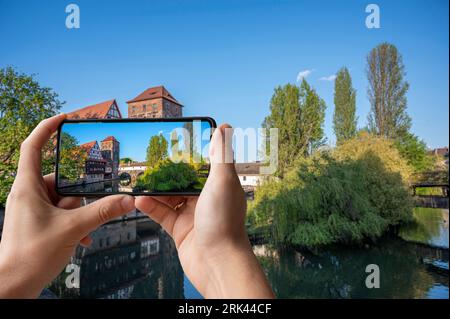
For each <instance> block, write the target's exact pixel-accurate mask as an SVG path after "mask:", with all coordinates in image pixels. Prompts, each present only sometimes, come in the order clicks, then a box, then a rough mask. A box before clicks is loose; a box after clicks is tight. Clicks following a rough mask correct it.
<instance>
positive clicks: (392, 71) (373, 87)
mask: <svg viewBox="0 0 450 319" xmlns="http://www.w3.org/2000/svg"><path fill="white" fill-rule="evenodd" d="M405 74H406V73H405V67H404V65H403V60H402V56H401V54H400V53H399V52H398V50H397V48H396V47H395V46H394V45H392V44H389V43H382V44H380V45H378V46H377V47H375V48H374V49H372V51H370V53H369V55H368V56H367V78H368V81H369V87H368V96H369V100H370V104H371V109H370V114H369V118H368V120H369V128H370V130H371V131H372V132H373V133H375V134H377V135H380V136H384V137H386V138H392V139H397V138H401V137H402V136H404V135H405V134H407V133H408V131H409V129H410V127H411V118H410V117H409V115H408V114H407V113H406V107H407V98H406V92H407V91H408V88H409V84H408V82H407V81H406V80H405V79H404V76H405Z"/></svg>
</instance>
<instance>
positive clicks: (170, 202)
mask: <svg viewBox="0 0 450 319" xmlns="http://www.w3.org/2000/svg"><path fill="white" fill-rule="evenodd" d="M151 198H153V199H155V200H157V201H159V202H161V203H163V204H165V205H167V206H169V207H171V208H175V206H177V205H179V204H180V203H182V202H184V201H186V198H185V197H183V196H152V197H151Z"/></svg>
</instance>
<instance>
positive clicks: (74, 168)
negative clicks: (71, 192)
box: [58, 132, 87, 182]
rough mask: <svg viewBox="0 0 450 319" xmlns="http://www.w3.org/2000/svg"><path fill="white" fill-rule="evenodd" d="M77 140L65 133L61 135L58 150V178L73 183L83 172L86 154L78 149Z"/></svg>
mask: <svg viewBox="0 0 450 319" xmlns="http://www.w3.org/2000/svg"><path fill="white" fill-rule="evenodd" d="M78 144H79V143H78V140H77V139H76V138H75V137H74V136H72V135H70V134H68V133H66V132H62V133H61V138H60V150H59V172H58V173H59V176H58V177H59V178H60V179H63V180H67V181H71V182H75V181H76V180H77V179H78V178H80V175H81V174H82V173H83V172H84V169H85V161H86V157H87V152H86V151H85V150H83V149H82V148H80V147H79V145H78Z"/></svg>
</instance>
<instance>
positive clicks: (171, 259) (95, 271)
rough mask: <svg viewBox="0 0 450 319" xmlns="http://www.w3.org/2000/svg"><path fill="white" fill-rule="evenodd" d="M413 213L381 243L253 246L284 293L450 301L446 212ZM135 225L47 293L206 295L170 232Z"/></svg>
mask: <svg viewBox="0 0 450 319" xmlns="http://www.w3.org/2000/svg"><path fill="white" fill-rule="evenodd" d="M414 218H415V219H416V223H415V224H413V225H410V226H408V227H404V228H402V229H401V230H400V238H398V237H385V238H383V239H381V240H379V241H378V242H377V244H376V245H370V246H368V245H365V246H362V247H343V246H335V247H329V248H327V249H326V250H323V251H319V252H315V253H314V254H312V253H309V252H300V251H296V250H293V249H288V250H286V249H285V250H280V249H276V248H273V247H271V246H270V245H267V244H264V245H254V246H253V249H254V252H255V254H256V255H257V258H258V260H259V261H260V263H261V264H262V266H263V268H264V270H265V272H266V274H267V276H268V278H269V281H270V283H271V285H272V287H273V289H274V291H275V293H276V295H277V297H279V298H439V299H448V298H449V290H448V210H440V209H424V208H416V209H415V210H414ZM129 223H132V222H129ZM145 223H146V222H144V223H143V224H145ZM128 225H130V224H128ZM147 226H148V225H147ZM118 227H123V226H120V225H119V226H118ZM137 228H138V232H137V236H136V238H135V240H133V241H132V242H129V243H127V244H125V245H122V246H121V245H116V246H114V247H111V248H107V249H94V250H93V251H90V252H89V251H88V252H86V251H85V252H82V253H79V254H78V256H76V258H74V260H73V262H74V263H75V264H77V265H78V266H79V267H80V269H81V272H80V280H79V287H72V288H70V289H69V288H67V279H68V276H69V275H70V272H63V273H62V274H61V275H60V276H59V277H58V278H57V279H56V280H55V282H54V283H53V284H52V285H51V286H50V289H47V290H46V291H45V292H44V294H43V295H42V297H43V298H47V297H59V298H80V297H82V298H187V299H192V298H202V296H201V295H200V294H199V292H198V291H197V290H196V289H195V288H194V287H193V285H192V284H191V283H190V282H189V280H188V279H187V277H186V276H185V275H184V274H183V271H182V268H181V266H180V264H179V261H178V258H177V254H176V250H175V247H174V246H173V243H172V241H171V239H170V238H169V237H168V236H167V235H166V234H165V233H164V231H162V230H161V229H159V228H158V227H155V226H151V227H150V228H148V227H145V226H144V228H143V225H138V226H137ZM140 228H142V229H144V230H142V229H141V230H139V229H140ZM112 231H114V230H112ZM152 245H153V246H152ZM152 247H153V248H152ZM369 264H376V265H378V267H379V270H380V288H372V289H369V288H367V287H366V285H365V280H366V277H367V276H368V273H366V272H365V270H366V266H367V265H369Z"/></svg>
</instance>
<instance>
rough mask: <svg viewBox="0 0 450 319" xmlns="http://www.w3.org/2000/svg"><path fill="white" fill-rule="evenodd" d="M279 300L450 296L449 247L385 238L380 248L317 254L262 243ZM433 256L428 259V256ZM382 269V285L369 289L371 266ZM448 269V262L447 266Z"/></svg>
mask: <svg viewBox="0 0 450 319" xmlns="http://www.w3.org/2000/svg"><path fill="white" fill-rule="evenodd" d="M255 252H256V253H257V255H258V259H259V260H260V262H261V264H262V265H263V267H264V269H265V271H266V273H267V275H268V277H269V280H270V282H271V284H272V286H273V288H274V290H275V293H276V295H277V296H278V297H279V298H448V297H449V294H448V269H447V270H445V269H441V268H439V267H435V265H433V264H432V263H427V262H426V260H427V258H428V259H429V260H437V259H436V258H440V259H442V260H443V262H445V261H446V263H447V265H448V250H443V249H438V248H429V247H425V246H418V245H415V244H410V243H405V242H404V241H402V240H399V239H392V238H391V239H386V240H384V241H383V242H381V243H379V245H377V247H370V248H343V247H336V248H330V249H328V250H327V251H325V252H323V253H320V254H318V255H313V254H310V253H306V252H298V251H294V250H277V249H273V248H270V247H269V246H257V247H255ZM426 256H428V257H426ZM369 264H377V265H378V266H379V267H380V273H381V276H380V288H379V289H368V288H366V285H365V279H366V276H367V275H368V274H367V273H366V272H365V269H366V266H367V265H369ZM447 267H448V266H447Z"/></svg>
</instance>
